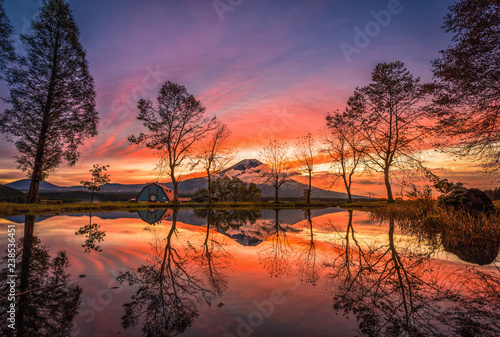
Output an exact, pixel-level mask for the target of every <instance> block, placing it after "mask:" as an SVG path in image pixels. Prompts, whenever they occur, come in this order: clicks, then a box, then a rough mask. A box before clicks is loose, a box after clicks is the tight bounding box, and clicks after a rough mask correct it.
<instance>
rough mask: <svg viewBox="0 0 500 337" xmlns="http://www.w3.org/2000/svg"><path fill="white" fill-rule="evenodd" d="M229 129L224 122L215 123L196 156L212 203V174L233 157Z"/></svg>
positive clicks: (223, 166) (233, 152)
mask: <svg viewBox="0 0 500 337" xmlns="http://www.w3.org/2000/svg"><path fill="white" fill-rule="evenodd" d="M230 137H231V131H230V130H229V129H228V127H227V125H226V124H222V123H217V124H216V126H215V130H214V131H213V133H212V134H211V135H210V136H209V138H208V141H207V142H206V143H205V144H204V145H203V146H202V147H201V150H200V151H199V153H198V154H197V156H196V159H197V163H200V165H201V167H202V168H203V170H204V171H205V173H206V174H207V180H208V202H209V203H212V199H213V186H212V181H211V179H212V176H213V175H215V174H217V173H219V172H221V171H222V170H224V169H225V168H226V167H227V165H228V164H229V163H230V162H231V161H232V160H233V159H234V158H235V154H236V153H235V150H234V147H233V146H232V145H231V143H230Z"/></svg>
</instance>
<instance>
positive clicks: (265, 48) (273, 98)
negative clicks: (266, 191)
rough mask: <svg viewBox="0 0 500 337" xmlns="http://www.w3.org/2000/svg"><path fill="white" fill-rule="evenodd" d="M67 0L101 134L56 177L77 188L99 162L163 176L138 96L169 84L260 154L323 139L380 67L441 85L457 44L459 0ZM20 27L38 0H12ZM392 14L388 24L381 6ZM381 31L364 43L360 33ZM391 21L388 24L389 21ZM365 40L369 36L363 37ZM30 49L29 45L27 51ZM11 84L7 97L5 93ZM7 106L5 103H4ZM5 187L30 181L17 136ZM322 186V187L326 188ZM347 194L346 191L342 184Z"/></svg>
mask: <svg viewBox="0 0 500 337" xmlns="http://www.w3.org/2000/svg"><path fill="white" fill-rule="evenodd" d="M227 3H228V2H227V0H226V1H223V0H221V1H219V2H215V4H219V7H218V10H217V9H216V7H215V6H214V2H213V1H212V0H206V1H195V0H164V1H158V0H141V1H137V0H107V1H102V0H86V1H78V0H72V1H69V4H70V6H71V8H72V10H73V13H74V16H75V19H76V21H77V24H78V26H79V28H80V31H81V38H80V40H81V43H82V44H83V46H84V48H85V49H86V50H87V57H88V61H89V64H90V71H91V73H92V75H93V77H94V80H95V84H96V91H97V108H98V111H99V113H100V116H101V122H100V126H99V136H98V137H96V138H95V139H93V140H92V141H90V142H88V143H87V144H86V145H85V147H84V148H82V151H83V155H82V158H81V160H80V161H79V162H78V163H77V165H76V166H75V167H71V168H68V167H67V166H66V165H65V164H64V165H62V166H61V167H60V168H59V170H58V171H56V172H55V173H53V174H52V175H51V176H50V177H49V179H48V181H49V182H52V183H55V184H59V185H65V186H69V185H78V183H79V181H80V180H81V179H84V178H86V177H87V176H88V170H89V169H90V167H91V166H92V164H94V163H99V164H109V165H110V166H111V168H110V173H111V179H112V182H117V183H144V182H146V181H148V180H150V179H151V177H152V176H154V173H153V172H152V169H153V168H154V163H155V161H154V157H153V154H152V153H151V152H150V151H149V150H146V149H140V148H138V147H137V146H135V145H130V143H129V142H128V141H127V137H128V136H129V135H131V134H138V133H139V132H140V131H141V130H142V127H141V124H140V122H139V121H138V120H137V119H136V116H137V114H138V109H137V108H136V104H137V101H138V99H139V98H141V97H144V98H155V97H156V95H157V93H158V90H159V88H160V86H161V84H162V83H164V82H165V81H166V80H169V81H172V82H175V83H178V84H182V85H185V86H186V88H187V90H188V91H189V92H190V93H192V94H194V95H195V96H196V97H197V98H199V99H200V100H201V101H202V102H203V104H204V105H205V106H206V108H207V111H208V113H210V114H216V115H217V118H218V119H220V121H222V122H224V123H226V124H228V126H229V128H230V129H231V131H232V133H233V140H234V144H235V145H236V146H237V147H238V148H239V153H238V159H245V158H258V155H259V151H260V150H261V148H262V147H263V145H264V144H265V143H267V142H268V140H269V139H281V140H285V141H287V142H289V143H292V142H293V140H294V139H295V138H296V137H298V136H300V135H303V134H306V133H308V132H311V133H313V134H315V135H317V134H318V131H319V130H320V129H321V128H322V127H323V126H324V123H325V115H326V113H327V112H328V111H334V110H337V109H343V108H344V107H345V103H346V101H347V99H348V97H349V95H351V94H352V93H353V91H354V89H355V88H356V87H357V86H364V85H367V84H368V83H369V82H370V79H371V71H372V70H373V68H374V67H375V65H376V64H377V63H379V62H391V61H396V60H400V61H402V62H404V63H405V65H406V66H407V68H408V69H409V70H410V71H411V72H412V74H413V75H415V76H420V77H421V78H422V80H423V81H424V82H426V81H431V79H432V74H431V60H433V59H436V58H437V57H438V56H439V51H440V50H442V49H445V48H446V47H447V46H448V45H449V44H450V43H451V35H450V34H446V33H445V32H444V31H443V30H442V29H441V28H440V27H441V25H442V22H443V17H444V16H445V15H446V13H447V7H448V6H449V5H450V4H452V3H453V1H450V0H440V1H431V0H420V1H411V0H402V1H400V2H398V1H393V0H391V1H387V0H386V1H378V0H377V1H373V0H358V1H305V0H304V1H269V0H242V1H232V3H233V4H234V3H239V5H236V6H234V5H233V6H231V5H225V6H226V7H223V6H224V5H221V4H227ZM5 6H6V10H7V13H8V15H9V17H10V19H11V21H12V24H13V25H14V29H15V31H16V33H20V32H23V31H25V30H26V29H27V28H28V25H27V24H28V23H29V22H30V21H31V19H32V18H33V16H34V15H36V13H37V11H38V1H34V0H6V3H5ZM388 8H389V9H390V10H392V11H393V13H395V14H391V17H390V19H388V18H386V17H380V18H379V19H380V20H382V19H386V21H385V22H382V25H378V24H377V25H376V26H375V25H373V24H371V25H370V22H371V21H376V19H375V17H374V16H377V15H376V14H375V15H374V13H380V11H382V10H387V9H388ZM367 24H368V27H372V28H373V27H379V31H376V30H375V31H371V32H370V33H371V35H372V37H370V38H369V39H370V40H369V41H364V42H365V43H364V45H363V46H362V48H358V49H357V51H356V53H352V54H350V55H348V57H346V55H345V54H344V53H343V51H342V49H341V47H342V46H343V47H344V48H345V46H346V45H347V44H348V45H350V46H353V48H354V47H355V42H356V41H355V37H356V34H357V33H356V31H358V29H360V30H363V31H364V30H365V28H366V27H367ZM384 26H385V27H384ZM357 42H358V44H359V41H357ZM21 49H22V47H21ZM7 95H8V91H7V89H6V87H5V85H4V83H2V84H0V96H3V97H5V96H7ZM5 107H6V106H5V104H3V103H0V110H3V109H4V108H5ZM0 147H1V149H2V151H1V158H0V183H8V182H10V181H13V180H17V179H22V178H24V177H25V176H24V174H23V173H22V172H20V171H18V170H17V169H16V164H15V162H14V159H13V157H14V156H15V155H16V150H15V147H14V145H13V144H12V143H8V142H6V141H5V140H3V139H2V140H0ZM428 160H429V162H428V165H429V166H431V167H433V168H434V169H436V173H437V174H438V175H440V176H442V177H445V178H449V179H450V180H462V181H464V182H466V183H468V184H469V186H478V187H482V188H485V187H489V186H490V185H491V184H492V183H491V180H492V178H491V177H487V176H483V175H478V174H477V171H478V170H479V168H478V167H477V166H476V164H474V163H468V162H463V161H460V162H456V161H454V160H453V159H450V158H446V157H444V156H443V155H440V154H437V153H431V155H430V157H429V159H428ZM358 179H359V181H360V183H357V184H356V186H355V192H356V193H360V194H365V195H366V193H367V192H366V191H368V190H370V191H372V192H377V193H378V192H379V191H380V196H382V195H383V188H382V185H381V183H382V180H381V179H378V177H376V176H363V177H360V178H358ZM317 184H319V185H321V184H320V183H317ZM336 189H337V190H341V189H342V187H341V186H338V187H337V188H336Z"/></svg>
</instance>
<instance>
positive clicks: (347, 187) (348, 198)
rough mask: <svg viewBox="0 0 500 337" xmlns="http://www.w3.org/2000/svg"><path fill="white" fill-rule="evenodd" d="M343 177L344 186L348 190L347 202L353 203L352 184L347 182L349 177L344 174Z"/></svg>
mask: <svg viewBox="0 0 500 337" xmlns="http://www.w3.org/2000/svg"><path fill="white" fill-rule="evenodd" d="M342 178H343V180H344V186H345V190H346V192H347V202H349V203H351V202H352V195H351V185H350V184H349V183H348V182H347V178H346V176H345V175H343V176H342Z"/></svg>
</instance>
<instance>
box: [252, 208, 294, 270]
mask: <svg viewBox="0 0 500 337" xmlns="http://www.w3.org/2000/svg"><path fill="white" fill-rule="evenodd" d="M279 212H280V210H278V209H276V210H274V214H275V218H274V221H267V222H265V223H263V226H262V230H263V231H265V232H266V234H267V235H268V238H267V240H266V245H264V246H263V247H262V248H261V249H260V250H259V251H258V254H259V262H260V263H261V264H262V266H263V267H264V269H265V270H267V272H268V273H269V276H271V277H280V276H283V275H287V274H288V273H289V272H290V270H291V266H290V256H291V254H292V246H291V245H290V242H289V241H288V237H287V232H288V231H289V229H290V228H289V227H288V225H281V224H280V221H279Z"/></svg>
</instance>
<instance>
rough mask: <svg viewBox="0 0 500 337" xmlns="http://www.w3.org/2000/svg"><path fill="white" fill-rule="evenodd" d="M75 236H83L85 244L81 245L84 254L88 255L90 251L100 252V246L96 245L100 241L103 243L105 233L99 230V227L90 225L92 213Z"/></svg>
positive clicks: (94, 224)
mask: <svg viewBox="0 0 500 337" xmlns="http://www.w3.org/2000/svg"><path fill="white" fill-rule="evenodd" d="M75 235H77V236H78V235H85V238H86V240H85V242H84V244H83V245H82V247H83V248H85V253H90V252H92V251H95V252H102V249H101V246H99V245H98V243H100V242H101V241H104V237H105V236H106V231H103V230H101V226H100V225H98V224H96V223H92V213H90V214H89V223H88V224H87V225H85V226H83V227H80V229H79V230H78V231H76V232H75Z"/></svg>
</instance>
